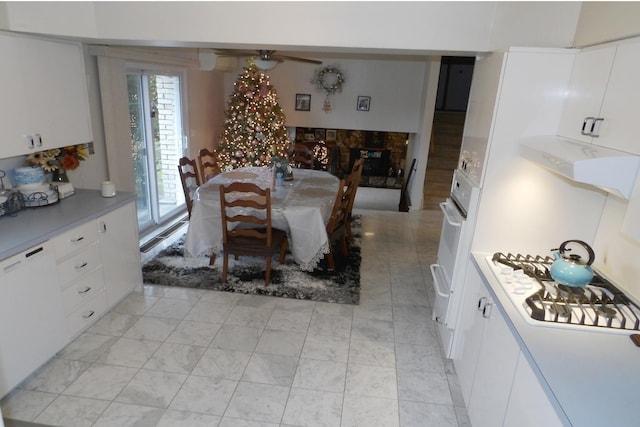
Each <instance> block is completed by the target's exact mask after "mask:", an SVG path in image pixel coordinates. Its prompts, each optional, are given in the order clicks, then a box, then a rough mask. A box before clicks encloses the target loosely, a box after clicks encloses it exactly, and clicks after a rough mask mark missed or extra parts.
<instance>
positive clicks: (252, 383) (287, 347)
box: [0, 210, 470, 427]
mask: <svg viewBox="0 0 640 427" xmlns="http://www.w3.org/2000/svg"><path fill="white" fill-rule="evenodd" d="M359 213H362V215H363V216H362V225H363V244H362V257H363V264H362V269H361V275H362V282H361V283H362V289H361V303H360V304H359V305H357V306H353V305H341V304H330V303H322V302H312V301H303V300H288V299H283V298H276V297H265V296H250V295H238V294H233V293H226V292H215V291H203V290H193V289H185V288H165V287H158V286H152V285H145V286H144V290H143V292H136V293H133V294H131V295H130V296H128V297H127V298H126V299H125V300H124V301H122V302H121V303H120V304H119V305H117V306H116V307H114V308H113V309H112V310H111V311H110V312H108V313H107V314H106V315H105V316H104V317H102V318H101V319H100V320H98V321H97V322H96V323H95V324H94V325H93V326H92V327H91V328H90V329H88V330H87V331H86V332H84V333H83V334H82V335H80V336H79V337H78V338H77V339H76V340H75V341H73V342H72V343H71V344H69V345H68V346H67V347H66V348H64V349H63V350H62V351H61V352H60V353H59V354H57V355H56V357H54V358H53V359H52V360H51V361H50V362H49V363H47V364H46V365H45V366H44V367H42V368H41V369H40V370H39V371H37V372H36V373H34V374H33V375H32V376H31V377H30V378H28V379H27V380H25V381H24V382H23V383H22V384H21V385H19V386H18V387H17V388H16V389H15V390H13V391H12V392H11V393H10V394H9V395H8V396H7V397H5V398H4V399H3V400H2V401H1V402H0V403H1V405H2V413H3V415H4V416H5V417H6V418H12V419H16V420H21V421H26V422H32V423H39V424H44V425H57V426H65V427H74V426H100V427H103V426H117V427H124V426H163V427H164V426H185V427H197V426H208V427H209V426H221V427H229V426H238V427H243V426H244V427H252V426H255V427H258V426H260V427H270V426H272V427H275V426H282V427H293V426H342V427H352V426H366V427H375V426H382V427H393V426H403V427H413V426H416V427H417V426H419V427H429V426H437V427H446V426H469V425H470V424H469V421H468V417H467V415H466V410H465V408H464V403H463V402H462V398H461V394H460V390H459V385H458V381H457V378H456V375H455V372H454V369H453V365H452V364H451V362H450V361H449V360H447V359H444V358H443V357H442V355H441V346H440V344H439V341H438V338H437V335H436V332H435V330H434V326H433V323H432V321H431V314H430V304H431V301H432V287H431V275H430V272H429V264H430V263H433V262H434V261H435V257H436V252H437V245H438V239H439V233H440V223H441V220H442V216H441V214H440V211H435V210H431V211H418V212H411V213H399V212H382V211H364V210H362V211H360V212H359Z"/></svg>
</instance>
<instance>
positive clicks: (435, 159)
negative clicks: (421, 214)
mask: <svg viewBox="0 0 640 427" xmlns="http://www.w3.org/2000/svg"><path fill="white" fill-rule="evenodd" d="M464 119H465V113H464V112H462V113H457V112H436V113H435V114H434V117H433V134H432V138H433V140H432V141H431V148H430V150H429V158H428V160H427V171H426V174H425V178H424V193H423V194H424V199H423V202H422V209H426V210H429V209H439V207H438V203H440V202H442V201H444V200H445V199H446V198H447V196H448V195H449V192H450V190H451V180H452V179H453V171H454V169H456V168H457V167H458V158H459V156H460V146H461V144H462V131H463V129H464Z"/></svg>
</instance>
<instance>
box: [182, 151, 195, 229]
mask: <svg viewBox="0 0 640 427" xmlns="http://www.w3.org/2000/svg"><path fill="white" fill-rule="evenodd" d="M178 171H179V172H180V181H181V182H182V191H184V200H185V202H186V204H187V213H188V214H189V218H191V208H192V207H193V198H192V196H193V192H194V191H195V190H196V188H198V187H200V175H199V174H198V167H197V166H196V161H195V160H193V159H190V158H188V157H182V158H180V160H179V161H178Z"/></svg>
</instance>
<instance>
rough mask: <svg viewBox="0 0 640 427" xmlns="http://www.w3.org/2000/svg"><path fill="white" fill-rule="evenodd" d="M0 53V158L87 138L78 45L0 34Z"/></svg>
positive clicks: (85, 96) (86, 98) (86, 102)
mask: <svg viewBox="0 0 640 427" xmlns="http://www.w3.org/2000/svg"><path fill="white" fill-rule="evenodd" d="M0 53H1V54H2V56H3V58H5V60H3V61H2V62H3V64H2V65H0V67H1V70H2V72H3V79H2V83H0V84H1V85H2V93H3V100H2V104H3V106H2V107H1V108H2V111H0V112H1V113H2V115H1V118H0V120H1V123H2V126H1V127H0V129H2V130H1V131H0V132H1V133H0V135H2V139H3V143H2V144H1V145H0V158H1V157H12V156H18V155H22V154H29V153H32V152H36V151H41V150H46V149H50V148H56V147H63V146H67V145H74V144H81V143H87V142H90V141H92V139H93V137H92V132H91V120H90V114H89V96H88V88H87V78H86V74H85V67H84V53H83V50H82V45H81V44H79V43H73V42H66V41H57V40H49V39H43V38H35V37H27V36H22V35H16V34H10V33H0ZM7 57H8V58H11V59H10V60H6V58H7ZM5 125H6V126H5Z"/></svg>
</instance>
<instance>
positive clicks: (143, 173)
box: [127, 69, 186, 234]
mask: <svg viewBox="0 0 640 427" xmlns="http://www.w3.org/2000/svg"><path fill="white" fill-rule="evenodd" d="M182 81H183V78H182V77H181V75H180V74H177V73H167V72H158V71H153V70H141V69H137V70H133V69H132V70H129V71H128V73H127V85H128V89H129V117H130V126H131V148H132V150H133V162H134V168H135V179H136V194H137V196H138V197H137V207H138V227H139V229H140V231H141V233H143V234H146V233H147V232H148V231H150V230H152V229H153V228H155V227H157V226H158V225H161V224H163V223H164V222H166V221H167V220H169V219H171V218H173V217H175V216H176V214H178V213H180V212H181V211H184V210H185V200H184V194H183V192H182V185H181V183H180V176H179V174H178V160H179V159H180V157H182V156H183V153H184V152H185V148H186V147H185V146H184V138H183V135H185V133H184V132H183V127H182V123H183V118H182Z"/></svg>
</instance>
